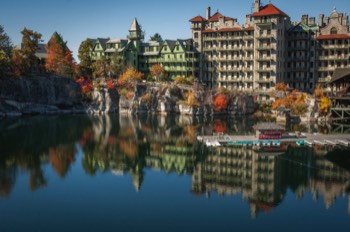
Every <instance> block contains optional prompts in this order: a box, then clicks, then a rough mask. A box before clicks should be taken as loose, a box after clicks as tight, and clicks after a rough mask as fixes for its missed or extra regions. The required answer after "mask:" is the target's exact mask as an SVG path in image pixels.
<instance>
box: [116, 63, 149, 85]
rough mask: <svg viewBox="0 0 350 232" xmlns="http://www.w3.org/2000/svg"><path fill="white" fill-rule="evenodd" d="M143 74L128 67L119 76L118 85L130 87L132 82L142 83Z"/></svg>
mask: <svg viewBox="0 0 350 232" xmlns="http://www.w3.org/2000/svg"><path fill="white" fill-rule="evenodd" d="M143 78H144V74H143V73H141V72H139V71H137V70H136V69H134V68H132V67H129V68H127V69H126V70H125V72H124V73H122V74H121V75H120V76H119V79H118V85H120V86H125V85H130V84H132V83H133V82H139V81H142V79H143Z"/></svg>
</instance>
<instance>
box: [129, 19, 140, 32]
mask: <svg viewBox="0 0 350 232" xmlns="http://www.w3.org/2000/svg"><path fill="white" fill-rule="evenodd" d="M129 31H141V27H140V25H139V23H138V22H137V19H136V17H135V18H134V20H133V21H132V24H131V27H130V29H129Z"/></svg>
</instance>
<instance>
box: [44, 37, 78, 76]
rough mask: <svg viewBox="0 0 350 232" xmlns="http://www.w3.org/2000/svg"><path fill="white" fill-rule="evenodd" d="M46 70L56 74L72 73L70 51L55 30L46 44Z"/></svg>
mask: <svg viewBox="0 0 350 232" xmlns="http://www.w3.org/2000/svg"><path fill="white" fill-rule="evenodd" d="M46 53H47V58H46V64H45V67H46V70H47V71H49V72H53V73H55V74H56V75H63V76H72V75H73V73H74V67H75V64H74V60H73V56H72V52H71V51H70V50H69V49H68V47H67V42H64V41H63V38H62V36H61V35H60V34H58V33H57V32H55V33H54V34H53V35H52V36H51V38H50V40H49V42H48V43H47V45H46Z"/></svg>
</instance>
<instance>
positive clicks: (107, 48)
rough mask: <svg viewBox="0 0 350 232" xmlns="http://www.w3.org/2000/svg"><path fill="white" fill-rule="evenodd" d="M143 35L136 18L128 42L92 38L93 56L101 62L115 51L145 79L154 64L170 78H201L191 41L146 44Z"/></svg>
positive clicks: (125, 40) (179, 40)
mask: <svg viewBox="0 0 350 232" xmlns="http://www.w3.org/2000/svg"><path fill="white" fill-rule="evenodd" d="M143 39H144V33H143V32H142V28H141V26H140V25H139V23H138V21H137V19H136V18H134V20H133V22H132V24H131V27H130V29H129V35H128V36H127V39H119V38H117V39H109V38H97V39H92V41H93V45H94V46H93V50H92V51H91V57H92V59H93V60H95V61H96V60H98V59H100V58H102V57H106V58H111V57H112V55H113V54H114V53H115V52H118V53H119V55H120V57H122V58H123V59H124V60H125V64H126V65H127V66H131V67H134V68H136V69H137V70H139V71H141V72H143V73H144V74H145V76H147V75H149V74H150V70H151V67H152V65H154V64H160V65H161V66H162V67H163V68H164V70H165V71H166V73H167V75H168V77H169V78H175V77H177V76H182V77H185V78H188V77H190V76H193V77H198V75H199V68H198V60H199V59H198V53H197V52H196V49H194V46H193V41H192V39H186V40H182V39H177V40H164V41H161V42H158V41H148V42H144V41H143Z"/></svg>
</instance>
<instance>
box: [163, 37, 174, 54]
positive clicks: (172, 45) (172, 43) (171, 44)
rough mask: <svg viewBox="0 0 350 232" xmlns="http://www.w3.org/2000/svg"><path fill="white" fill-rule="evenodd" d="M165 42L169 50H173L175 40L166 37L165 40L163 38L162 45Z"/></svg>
mask: <svg viewBox="0 0 350 232" xmlns="http://www.w3.org/2000/svg"><path fill="white" fill-rule="evenodd" d="M165 43H166V44H167V45H168V46H169V49H170V51H173V50H174V47H175V44H176V40H169V39H166V40H164V43H163V45H164V44H165Z"/></svg>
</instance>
